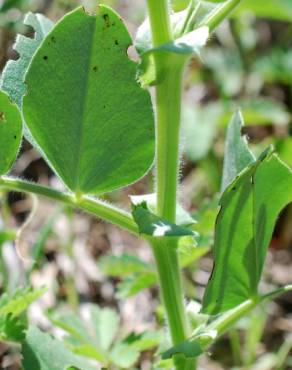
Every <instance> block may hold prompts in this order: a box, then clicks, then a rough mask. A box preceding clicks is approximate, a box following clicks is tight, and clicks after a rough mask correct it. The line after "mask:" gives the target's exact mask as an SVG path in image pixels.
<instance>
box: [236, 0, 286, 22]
mask: <svg viewBox="0 0 292 370" xmlns="http://www.w3.org/2000/svg"><path fill="white" fill-rule="evenodd" d="M242 11H251V12H253V13H254V14H255V15H256V16H257V17H264V18H270V19H278V20H280V21H287V22H289V21H292V4H291V1H290V0H269V1H266V0H257V1H254V0H245V1H243V2H242V4H241V5H239V7H238V11H237V12H236V14H238V13H239V14H240V12H242Z"/></svg>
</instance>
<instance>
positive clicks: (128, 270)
mask: <svg viewBox="0 0 292 370" xmlns="http://www.w3.org/2000/svg"><path fill="white" fill-rule="evenodd" d="M98 267H99V268H100V270H101V271H102V272H103V273H104V274H105V275H107V276H113V277H123V276H128V275H130V274H133V273H138V272H139V273H140V272H149V271H151V270H154V266H152V265H150V264H149V263H146V262H144V261H142V260H141V259H140V258H138V257H136V256H133V255H131V254H127V253H124V254H122V255H120V256H114V255H111V254H109V255H107V256H103V257H101V258H100V259H99V261H98Z"/></svg>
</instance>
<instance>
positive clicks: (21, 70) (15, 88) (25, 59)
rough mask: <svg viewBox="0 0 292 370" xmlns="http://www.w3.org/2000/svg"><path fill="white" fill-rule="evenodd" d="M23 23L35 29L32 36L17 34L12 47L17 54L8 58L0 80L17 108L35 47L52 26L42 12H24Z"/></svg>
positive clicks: (23, 91)
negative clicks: (14, 57)
mask: <svg viewBox="0 0 292 370" xmlns="http://www.w3.org/2000/svg"><path fill="white" fill-rule="evenodd" d="M23 23H24V24H25V25H27V26H30V27H32V28H33V29H34V31H35V36H34V38H29V37H25V36H23V35H18V36H17V38H16V42H15V44H14V46H13V49H14V50H15V51H17V53H18V54H19V58H18V59H17V60H10V61H8V63H7V64H6V66H5V68H4V70H3V73H2V77H1V82H0V88H1V89H2V90H3V91H5V92H7V94H8V95H9V96H10V99H11V100H12V101H13V102H15V103H16V104H17V105H18V107H19V108H21V105H22V97H23V95H24V94H25V91H26V87H25V84H24V75H25V73H26V71H27V69H28V66H29V63H30V62H31V59H32V57H33V55H34V53H35V52H36V50H37V48H38V47H39V45H40V44H41V42H42V41H43V39H44V37H45V36H46V34H47V33H48V32H49V31H50V30H51V28H52V27H53V22H51V21H50V20H49V19H48V18H46V17H45V16H44V15H42V14H33V13H28V14H26V16H25V18H24V21H23Z"/></svg>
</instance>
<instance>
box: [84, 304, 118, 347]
mask: <svg viewBox="0 0 292 370" xmlns="http://www.w3.org/2000/svg"><path fill="white" fill-rule="evenodd" d="M91 322H92V325H93V328H94V330H95V333H96V336H97V338H98V342H99V344H100V347H101V348H102V349H103V350H105V351H106V350H108V349H109V348H110V346H111V345H112V343H113V341H114V339H115V337H116V335H117V332H118V329H119V322H120V319H119V317H118V315H117V313H116V311H114V310H112V309H109V308H104V309H100V308H99V307H98V306H96V305H94V306H93V305H92V307H91Z"/></svg>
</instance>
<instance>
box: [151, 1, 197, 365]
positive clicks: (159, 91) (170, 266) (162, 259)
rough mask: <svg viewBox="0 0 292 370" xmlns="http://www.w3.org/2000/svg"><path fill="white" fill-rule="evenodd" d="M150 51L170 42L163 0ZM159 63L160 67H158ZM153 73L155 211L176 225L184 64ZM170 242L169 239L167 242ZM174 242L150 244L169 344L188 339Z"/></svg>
mask: <svg viewBox="0 0 292 370" xmlns="http://www.w3.org/2000/svg"><path fill="white" fill-rule="evenodd" d="M148 12H149V19H150V24H151V33H152V41H153V47H159V46H160V45H162V44H164V43H167V42H170V41H171V40H172V39H173V35H172V31H171V26H170V12H169V8H168V1H167V0H148ZM160 63H161V65H160ZM156 64H157V66H156V67H157V69H159V67H162V68H163V79H162V81H161V82H160V83H159V84H158V85H157V86H156V196H157V202H156V211H157V214H158V215H159V216H161V217H163V218H165V219H167V220H168V221H170V222H175V221H176V203H177V184H178V172H179V138H180V118H181V117H180V116H181V90H182V75H183V69H184V63H181V62H180V63H177V61H176V60H175V58H174V57H173V56H171V55H170V54H166V55H165V56H163V57H162V58H156ZM170 239H171V238H170ZM176 247H177V246H176V241H169V240H167V239H166V240H165V239H164V240H163V241H160V240H154V241H152V249H153V253H154V257H155V260H156V264H157V270H158V275H159V283H160V289H161V295H162V300H163V304H164V307H165V311H166V317H167V323H168V325H169V330H170V335H171V339H172V344H173V345H176V344H178V343H180V342H182V341H184V340H185V339H186V338H187V337H188V327H187V318H186V313H185V308H184V298H183V289H182V282H181V273H180V268H179V262H178V255H177V248H176ZM173 361H174V365H175V368H176V369H177V370H187V369H188V368H192V369H193V370H195V368H196V362H195V361H193V363H192V364H191V366H190V364H189V363H188V364H186V360H185V358H184V357H183V358H182V356H179V355H176V356H174V358H173Z"/></svg>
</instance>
